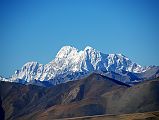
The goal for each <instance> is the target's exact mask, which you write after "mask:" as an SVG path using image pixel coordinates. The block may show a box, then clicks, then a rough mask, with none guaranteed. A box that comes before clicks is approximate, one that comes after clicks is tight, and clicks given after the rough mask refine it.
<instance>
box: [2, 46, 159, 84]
mask: <svg viewBox="0 0 159 120" xmlns="http://www.w3.org/2000/svg"><path fill="white" fill-rule="evenodd" d="M92 72H96V73H100V74H102V75H105V76H108V77H110V78H113V79H116V80H118V81H121V82H124V83H127V84H129V85H132V84H136V83H139V82H141V81H143V80H145V79H153V78H156V77H158V76H159V66H147V67H142V66H141V65H139V64H137V63H135V62H132V61H131V60H130V59H129V58H128V57H126V56H124V55H122V54H104V53H102V52H100V51H98V50H95V49H94V48H92V47H90V46H87V47H86V48H85V49H84V50H83V51H79V50H78V49H76V48H74V47H71V46H64V47H62V48H61V49H60V50H59V52H58V53H57V55H56V57H55V59H54V60H52V61H51V62H49V63H48V64H46V65H43V64H40V63H38V62H28V63H26V64H24V65H23V67H22V68H21V69H20V70H16V71H15V74H13V75H12V76H11V77H9V78H4V77H0V80H1V81H10V82H18V83H23V84H35V85H40V86H50V85H57V84H61V83H65V82H68V81H72V80H76V79H79V78H83V77H85V76H88V75H89V74H91V73H92Z"/></svg>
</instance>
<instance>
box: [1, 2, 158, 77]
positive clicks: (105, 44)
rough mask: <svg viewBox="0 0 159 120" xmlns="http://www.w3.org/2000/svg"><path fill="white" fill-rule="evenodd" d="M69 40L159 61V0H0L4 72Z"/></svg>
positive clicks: (49, 55) (46, 56)
mask: <svg viewBox="0 0 159 120" xmlns="http://www.w3.org/2000/svg"><path fill="white" fill-rule="evenodd" d="M64 45H71V46H74V47H76V48H78V49H79V50H81V49H83V48H84V47H85V46H87V45H89V46H92V47H93V48H95V49H97V50H100V51H101V52H103V53H122V54H124V55H125V56H128V57H129V58H130V59H132V60H133V61H134V62H137V63H139V64H141V65H143V66H145V65H159V49H158V48H159V0H0V75H2V76H5V77H8V76H10V75H12V74H13V73H14V71H15V70H16V69H20V68H21V67H22V65H23V64H24V63H26V62H28V61H38V62H39V63H42V64H46V63H48V62H49V61H51V60H52V59H54V57H55V55H56V53H57V52H58V50H59V49H60V48H61V47H62V46H64Z"/></svg>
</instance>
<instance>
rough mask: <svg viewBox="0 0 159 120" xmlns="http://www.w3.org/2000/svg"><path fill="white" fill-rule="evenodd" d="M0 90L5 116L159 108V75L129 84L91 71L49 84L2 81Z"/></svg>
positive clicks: (46, 118) (42, 118)
mask: <svg viewBox="0 0 159 120" xmlns="http://www.w3.org/2000/svg"><path fill="white" fill-rule="evenodd" d="M0 92H1V98H2V106H3V108H4V110H5V113H6V119H19V120H20V119H23V120H35V119H37V120H51V119H55V118H65V117H77V116H86V115H100V114H110V113H111V114H119V113H133V112H145V111H154V110H159V107H158V106H159V96H158V93H159V79H155V80H151V81H147V82H143V83H140V84H138V85H135V86H133V87H130V86H129V85H126V84H124V83H122V82H119V81H116V80H114V79H110V78H108V77H105V76H102V75H99V74H95V73H93V74H91V75H90V76H88V77H86V78H84V79H81V80H77V81H72V82H67V83H64V84H60V85H57V86H53V87H51V88H46V87H39V86H33V85H21V84H17V83H7V82H1V83H0Z"/></svg>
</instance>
